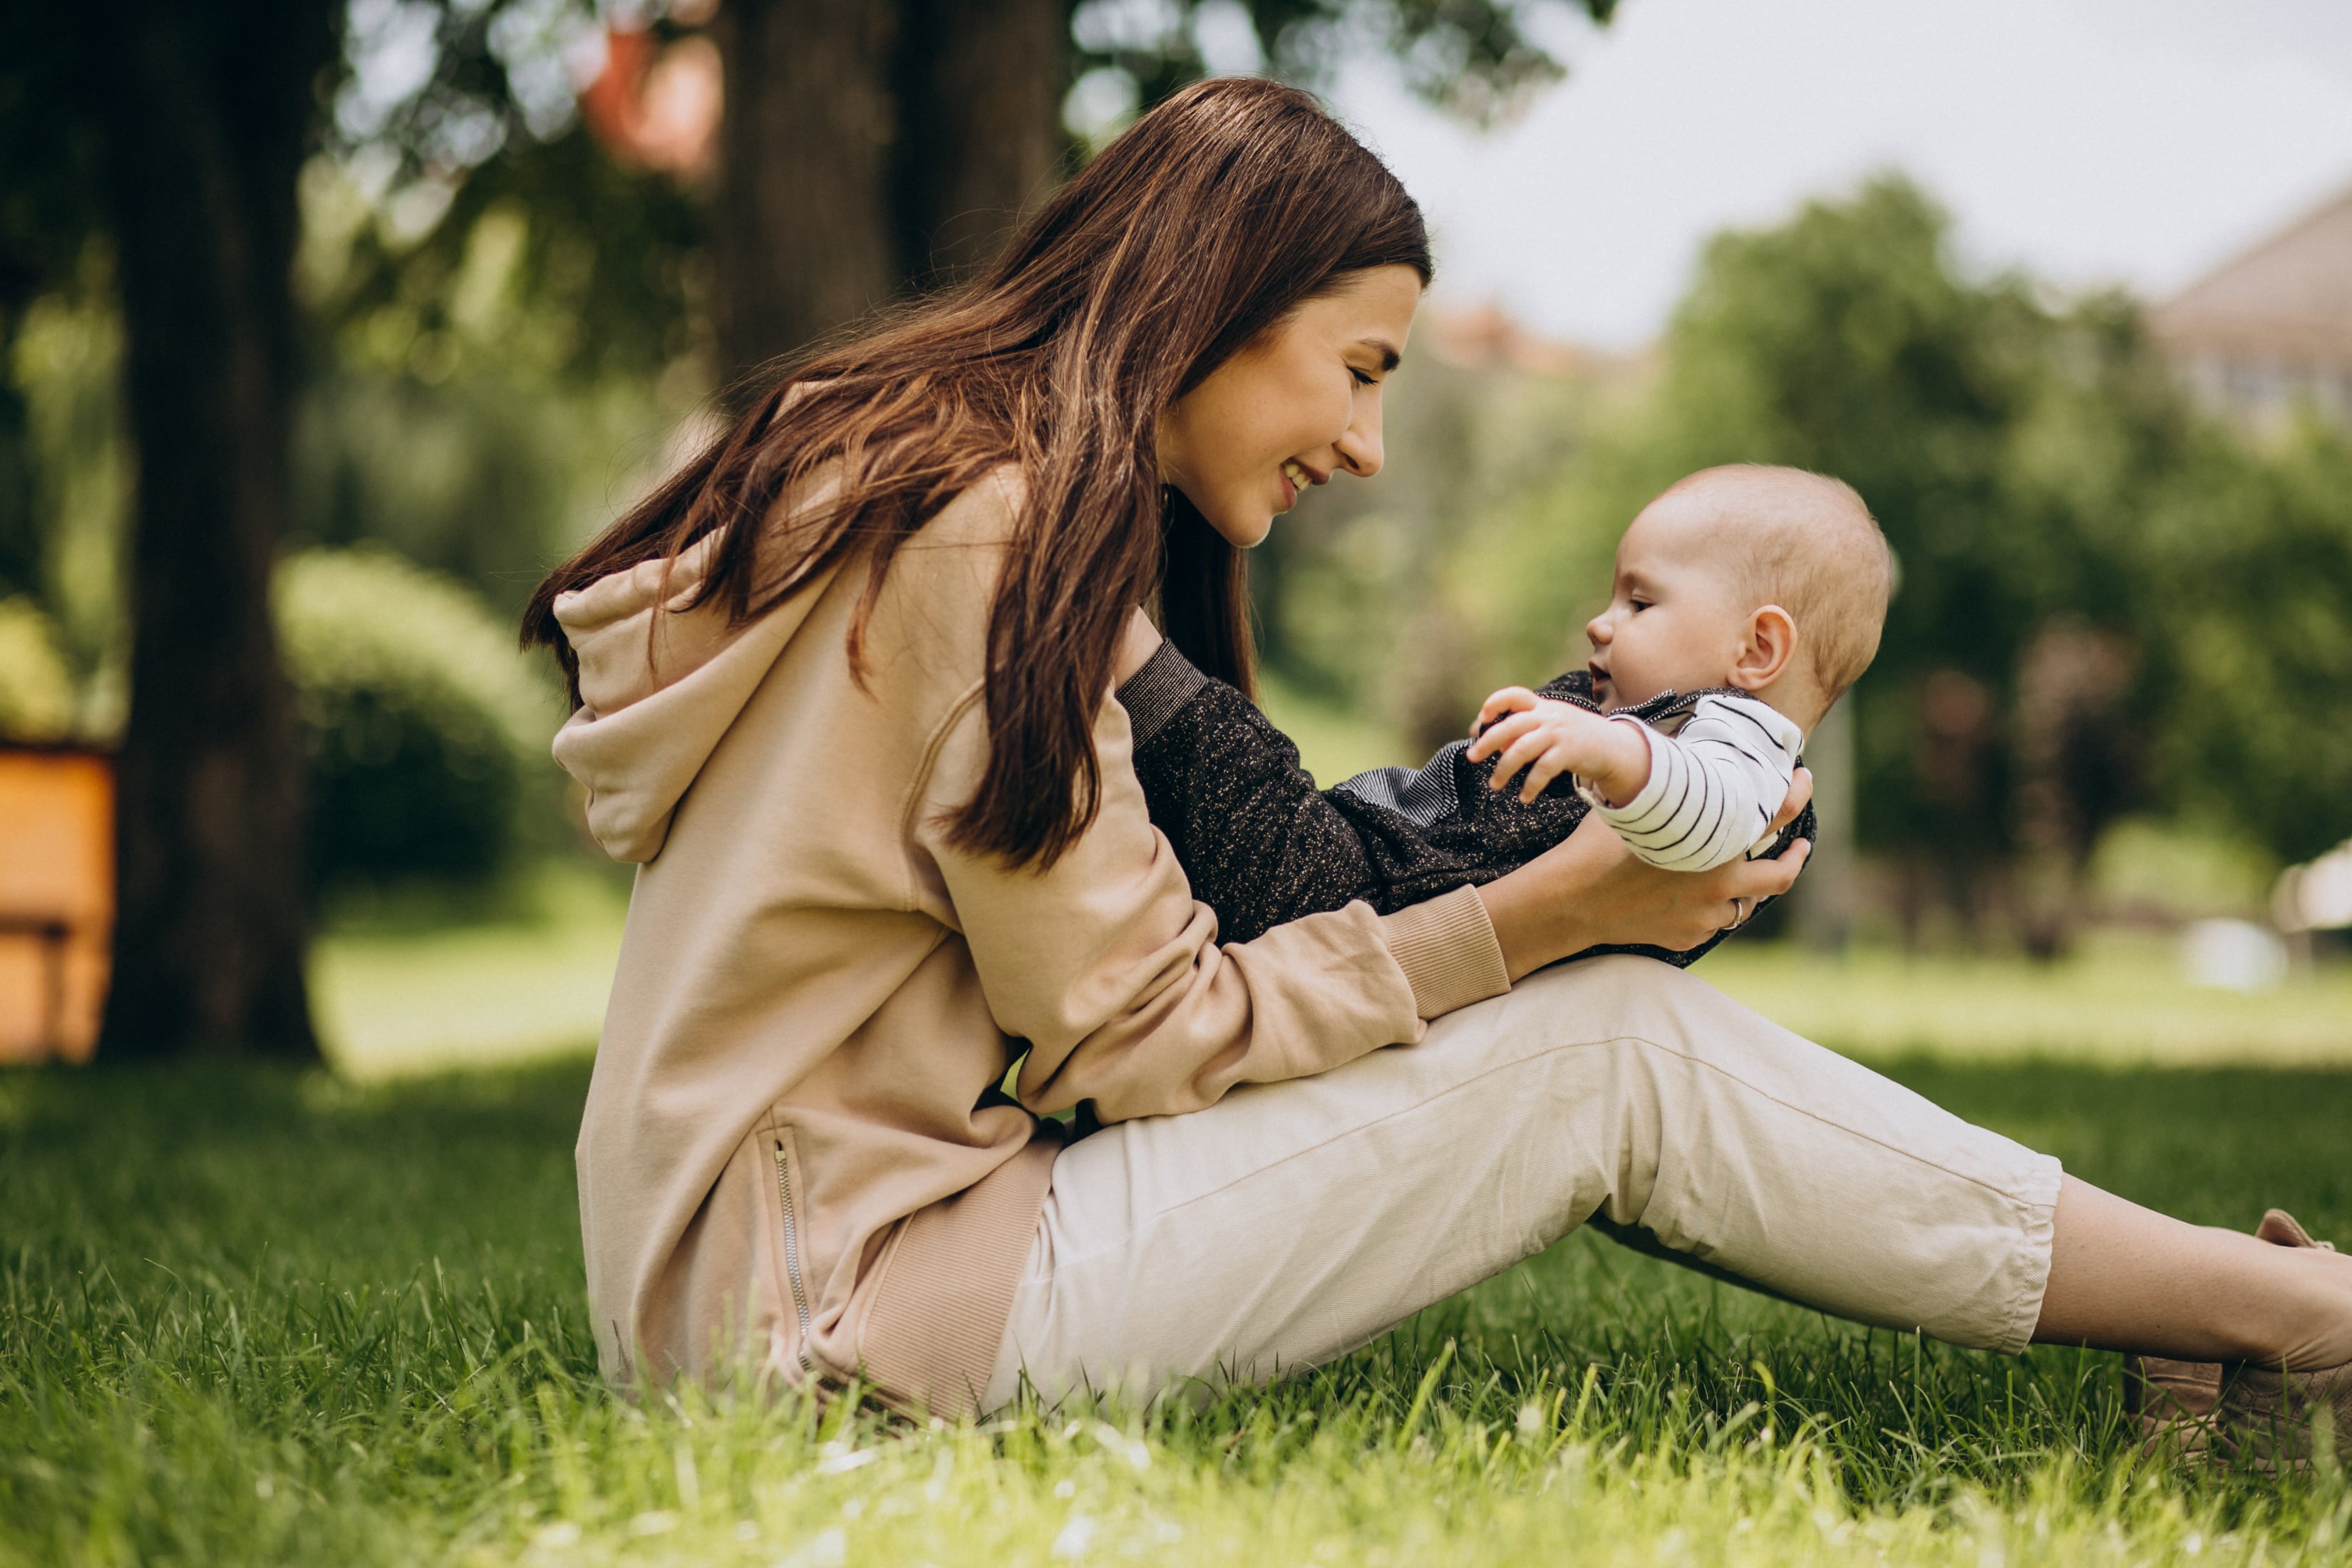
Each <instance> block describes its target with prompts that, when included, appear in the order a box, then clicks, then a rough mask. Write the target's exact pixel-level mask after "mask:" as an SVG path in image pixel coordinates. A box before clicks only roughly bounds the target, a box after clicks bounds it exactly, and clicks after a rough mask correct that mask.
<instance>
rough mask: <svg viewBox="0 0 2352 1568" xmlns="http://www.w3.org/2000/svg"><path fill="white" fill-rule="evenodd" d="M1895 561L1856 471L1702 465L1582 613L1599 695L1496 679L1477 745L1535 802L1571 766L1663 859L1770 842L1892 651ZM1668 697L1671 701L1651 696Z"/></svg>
mask: <svg viewBox="0 0 2352 1568" xmlns="http://www.w3.org/2000/svg"><path fill="white" fill-rule="evenodd" d="M1891 577H1892V574H1891V572H1890V570H1889V557H1888V555H1887V551H1886V543H1885V540H1884V539H1883V538H1882V537H1881V536H1880V534H1879V531H1878V525H1877V524H1876V523H1875V522H1874V521H1872V520H1871V516H1870V512H1869V510H1868V509H1867V508H1866V507H1864V505H1863V503H1862V498H1861V497H1860V496H1858V495H1856V494H1854V492H1853V489H1850V488H1849V487H1847V486H1846V485H1843V484H1842V483H1840V482H1839V481H1837V480H1835V479H1824V478H1822V477H1821V476H1820V475H1818V474H1809V473H1806V472H1804V471H1803V470H1801V469H1797V468H1763V467H1758V466H1753V465H1741V466H1738V467H1733V468H1708V469H1706V470H1704V471H1703V472H1700V473H1696V474H1693V475H1692V476H1690V478H1688V479H1684V480H1682V481H1681V482H1680V483H1678V484H1676V485H1675V486H1674V487H1672V488H1671V489H1668V490H1666V492H1665V493H1664V494H1663V495H1661V496H1659V497H1658V498H1657V500H1654V501H1652V502H1651V503H1650V504H1649V505H1648V506H1646V507H1644V508H1643V509H1642V511H1641V514H1640V515H1639V516H1637V517H1635V518H1634V519H1633V526H1632V527H1630V528H1628V529H1627V530H1626V531H1625V535H1624V537H1623V538H1622V540H1620V541H1619V542H1618V544H1617V571H1616V578H1615V582H1614V584H1612V588H1611V594H1610V601H1609V607H1608V608H1607V609H1605V610H1603V611H1602V612H1601V614H1600V615H1598V616H1594V617H1593V619H1592V621H1591V624H1589V625H1588V626H1586V627H1585V636H1586V637H1589V638H1591V642H1592V658H1591V663H1590V664H1589V665H1588V666H1587V671H1588V674H1589V676H1590V678H1591V700H1589V701H1580V700H1577V699H1576V698H1575V697H1573V696H1567V697H1539V696H1538V695H1537V694H1536V693H1534V692H1532V691H1529V690H1528V689H1526V688H1525V687H1519V686H1513V687H1507V688H1506V689H1503V690H1500V691H1497V692H1496V693H1495V694H1494V695H1493V696H1491V697H1489V698H1487V699H1486V706H1485V707H1484V708H1482V709H1481V710H1479V713H1478V721H1477V723H1476V725H1475V726H1473V729H1472V733H1473V734H1474V735H1475V736H1476V741H1475V743H1474V744H1473V745H1472V746H1471V747H1470V748H1469V751H1468V752H1467V757H1468V760H1469V761H1470V762H1473V763H1478V762H1483V761H1485V760H1486V758H1488V757H1496V758H1498V759H1499V760H1498V761H1497V762H1496V765H1495V770H1494V774H1493V777H1492V778H1491V779H1490V780H1489V782H1488V787H1489V788H1491V789H1496V790H1499V789H1502V788H1504V787H1505V786H1506V785H1507V784H1508V783H1509V782H1510V780H1512V779H1513V778H1517V777H1518V776H1519V775H1520V774H1521V773H1525V775H1526V776H1525V780H1524V782H1523V783H1522V784H1521V786H1520V790H1519V798H1520V799H1521V800H1522V801H1523V802H1527V803H1530V804H1531V803H1533V802H1534V801H1535V800H1536V798H1537V797H1538V795H1541V794H1542V793H1543V791H1544V789H1545V787H1546V786H1547V785H1549V784H1550V783H1551V782H1552V781H1553V780H1554V779H1556V778H1558V777H1559V776H1560V775H1561V774H1563V773H1566V774H1569V775H1570V776H1571V777H1572V778H1573V779H1574V781H1575V784H1576V787H1577V790H1578V793H1579V794H1580V795H1582V796H1583V798H1584V799H1585V800H1586V801H1587V802H1588V803H1590V804H1591V806H1592V807H1593V809H1595V810H1596V811H1598V812H1599V813H1600V814H1601V819H1602V820H1603V821H1605V822H1607V823H1608V824H1609V825H1610V826H1612V827H1613V828H1615V829H1616V830H1617V833H1618V836H1619V837H1622V838H1623V839H1624V840H1625V843H1626V845H1627V847H1630V848H1631V849H1632V850H1633V853H1634V854H1636V855H1638V856H1640V857H1641V858H1643V859H1644V860H1646V861H1648V862H1649V863H1650V864H1652V865H1654V866H1662V867H1664V868H1667V869H1669V870H1675V871H1707V870H1712V869H1714V868H1716V867H1717V866H1720V865H1723V864H1724V863H1725V862H1727V861H1729V860H1731V859H1734V858H1738V857H1739V856H1741V855H1748V854H1753V853H1756V852H1758V851H1760V850H1763V849H1766V848H1769V847H1770V845H1771V843H1772V841H1773V838H1774V834H1773V832H1772V827H1771V824H1772V817H1773V814H1774V813H1775V812H1777V811H1779V809H1780V802H1781V799H1782V798H1783V797H1784V796H1785V795H1787V794H1788V793H1789V780H1790V776H1791V775H1792V774H1793V773H1795V772H1796V768H1797V758H1798V755H1799V753H1800V752H1801V751H1802V749H1803V746H1804V739H1805V735H1806V734H1807V733H1808V732H1809V731H1811V729H1812V728H1813V726H1814V725H1816V724H1818V723H1819V722H1820V721H1821V719H1822V715H1823V714H1824V713H1826V712H1828V711H1829V708H1830V705H1831V704H1832V702H1835V701H1836V700H1838V698H1839V697H1840V696H1841V695H1843V693H1844V691H1845V689H1847V688H1848V687H1850V686H1852V685H1853V682H1854V680H1855V679H1856V678H1858V677H1859V676H1860V675H1861V674H1862V672H1863V671H1864V669H1865V668H1868V667H1869V664H1870V660H1871V656H1872V655H1873V654H1874V653H1876V652H1877V650H1878V635H1879V628H1880V626H1882V625H1883V624H1884V622H1885V618H1886V600H1887V595H1888V591H1889V588H1890V586H1891ZM1677 693H1683V694H1690V695H1696V701H1695V702H1693V703H1690V704H1689V705H1687V707H1686V708H1685V707H1684V706H1683V705H1680V704H1675V702H1674V699H1675V695H1676V694H1677ZM1659 703H1664V704H1668V705H1670V706H1672V707H1674V708H1675V711H1674V712H1673V713H1672V714H1671V715H1668V714H1666V713H1664V712H1661V713H1658V714H1656V715H1655V716H1652V715H1650V714H1647V713H1645V712H1644V711H1643V710H1644V708H1645V705H1651V704H1659ZM1604 715H1605V716H1604Z"/></svg>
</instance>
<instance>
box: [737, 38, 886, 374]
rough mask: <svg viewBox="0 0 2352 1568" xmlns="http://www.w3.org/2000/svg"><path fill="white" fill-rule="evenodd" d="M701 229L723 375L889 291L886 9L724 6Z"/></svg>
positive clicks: (859, 311)
mask: <svg viewBox="0 0 2352 1568" xmlns="http://www.w3.org/2000/svg"><path fill="white" fill-rule="evenodd" d="M717 29H718V32H719V49H720V53H721V56H722V58H724V60H725V62H726V63H725V72H726V104H727V108H726V112H725V115H724V117H723V118H722V119H721V121H720V123H719V193H718V203H717V207H716V210H715V211H714V212H713V214H712V220H713V221H712V224H711V237H712V241H713V247H712V248H713V252H714V261H715V263H716V270H717V273H718V279H717V281H718V298H717V299H716V300H715V301H714V306H715V309H714V310H713V312H712V314H713V316H714V317H715V318H716V321H715V325H716V327H717V329H718V338H719V359H720V361H721V363H720V366H719V374H720V375H721V377H722V378H726V379H732V378H733V377H736V376H739V375H741V374H744V373H746V372H749V371H751V370H754V369H756V368H757V367H758V366H760V365H761V364H763V363H766V362H767V361H769V360H772V359H773V358H775V357H776V356H777V355H779V354H785V353H792V352H793V350H795V349H798V348H801V347H803V346H804V345H806V344H808V343H810V342H814V341H815V340H816V339H818V338H820V337H823V336H824V334H825V333H827V332H829V331H833V330H835V328H837V327H839V326H841V325H842V324H843V323H844V322H846V321H855V320H856V319H857V318H858V317H859V316H862V315H864V314H865V313H866V311H868V310H872V309H873V308H874V307H875V306H877V305H878V304H880V303H881V302H882V301H884V300H887V299H888V298H889V297H890V296H891V295H892V294H893V293H895V292H897V290H898V282H899V268H898V247H897V245H896V243H895V240H894V237H893V235H892V232H891V223H890V214H889V201H888V183H887V182H888V171H889V163H890V143H891V142H892V140H893V139H894V138H895V137H896V135H897V134H898V124H897V111H896V107H895V105H894V103H893V101H892V96H891V91H890V79H889V78H890V51H891V47H892V45H893V43H894V42H895V38H896V33H897V16H896V7H895V6H894V5H889V4H887V3H886V0H728V3H727V4H726V5H724V6H722V7H721V8H720V10H719V20H718V24H717Z"/></svg>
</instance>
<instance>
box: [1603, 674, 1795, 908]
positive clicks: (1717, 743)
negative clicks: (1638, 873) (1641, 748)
mask: <svg viewBox="0 0 2352 1568" xmlns="http://www.w3.org/2000/svg"><path fill="white" fill-rule="evenodd" d="M1609 722H1610V723H1611V724H1612V727H1614V728H1617V729H1620V730H1623V731H1627V732H1629V733H1631V734H1632V735H1633V736H1634V737H1635V738H1637V739H1638V740H1640V741H1642V742H1644V744H1645V745H1646V748H1647V750H1648V752H1649V766H1648V770H1647V773H1648V777H1647V778H1646V779H1645V780H1644V782H1643V784H1641V785H1640V787H1639V789H1638V790H1637V791H1636V793H1634V794H1633V795H1622V794H1619V793H1616V792H1614V791H1611V792H1609V793H1607V794H1606V795H1602V794H1601V792H1600V791H1598V790H1592V791H1589V792H1588V796H1587V798H1590V799H1592V800H1593V806H1594V809H1595V810H1597V811H1598V812H1599V813H1600V814H1601V820H1603V821H1604V822H1606V823H1608V824H1609V825H1610V826H1612V827H1614V828H1615V829H1616V830H1617V834H1618V837H1621V838H1622V839H1624V841H1625V843H1626V845H1627V847H1630V848H1631V849H1632V850H1633V853H1634V854H1636V855H1638V856H1640V857H1641V858H1643V859H1644V860H1646V861H1648V862H1649V863H1650V864H1651V865H1653V866H1661V867H1664V868H1666V869H1667V870H1670V871H1707V870H1712V869H1714V868H1716V867H1717V866H1721V865H1725V864H1727V863H1728V862H1730V861H1733V860H1737V859H1738V858H1740V857H1741V856H1743V855H1746V854H1748V852H1749V851H1750V850H1751V849H1753V848H1755V847H1758V846H1759V845H1761V844H1766V843H1769V842H1770V841H1771V837H1772V835H1771V827H1772V815H1773V813H1774V812H1776V811H1778V810H1779V809H1780V802H1781V801H1782V800H1783V799H1784V798H1786V796H1787V795H1788V793H1789V780H1790V776H1791V775H1792V774H1793V773H1795V772H1796V769H1797V756H1798V753H1799V752H1800V751H1801V749H1802V747H1803V744H1804V735H1803V732H1802V731H1800V730H1799V729H1798V728H1797V725H1796V723H1795V721H1793V720H1791V719H1790V718H1789V717H1788V716H1787V715H1785V714H1783V713H1780V712H1778V711H1776V710H1773V709H1771V708H1769V707H1767V706H1766V705H1765V704H1763V703H1761V702H1759V701H1757V700H1755V699H1754V698H1750V697H1705V698H1701V699H1700V700H1699V703H1698V706H1697V708H1696V710H1694V711H1693V712H1692V714H1691V716H1690V718H1689V719H1688V720H1687V721H1685V722H1684V724H1683V726H1682V728H1681V729H1680V730H1679V731H1676V732H1675V733H1674V734H1672V735H1666V734H1663V733H1661V732H1659V731H1656V730H1654V729H1652V728H1651V727H1650V726H1649V725H1647V724H1644V723H1642V722H1640V721H1637V720H1630V719H1629V720H1622V721H1618V720H1612V721H1609Z"/></svg>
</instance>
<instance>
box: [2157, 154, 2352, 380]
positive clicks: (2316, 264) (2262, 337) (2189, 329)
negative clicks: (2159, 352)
mask: <svg viewBox="0 0 2352 1568" xmlns="http://www.w3.org/2000/svg"><path fill="white" fill-rule="evenodd" d="M2150 322H2151V324H2152V325H2153V326H2154V327H2155V329H2156V331H2157V334H2158V337H2160V338H2161V339H2162V340H2163V341H2164V342H2165V344H2166V346H2167V347H2168V349H2169V350H2170V351H2171V352H2172V353H2173V355H2174V356H2175V358H2176V359H2177V360H2178V361H2179V363H2180V366H2181V369H2182V370H2183V371H2184V372H2185V373H2186V374H2187V375H2188V377H2189V384H2190V385H2192V386H2193V387H2194V388H2195V389H2196V391H2197V394H2198V395H2199V396H2200V398H2202V399H2203V400H2204V401H2205V402H2206V403H2207V404H2208V405H2211V406H2213V407H2215V408H2219V409H2221V410H2224V411H2226V412H2227V413H2229V414H2231V415H2232V416H2236V417H2239V418H2242V419H2244V420H2247V421H2248V422H2250V423H2252V424H2256V425H2270V424H2275V423H2278V422H2280V421H2283V420H2285V419H2287V418H2289V417H2291V416H2293V415H2294V411H2295V410H2296V409H2297V408H2299V407H2305V406H2307V407H2309V408H2310V409H2312V410H2313V411H2314V412H2315V413H2317V414H2319V415H2320V416H2322V417H2324V418H2326V419H2329V420H2331V421H2333V422H2334V423H2336V424H2337V425H2341V426H2352V185H2347V186H2346V187H2345V188H2344V189H2343V190H2342V191H2341V192H2339V193H2338V194H2337V195H2336V197H2335V199H2334V200H2332V201H2329V202H2327V203H2326V204H2325V205H2322V206H2320V207H2319V208H2318V209H2317V210H2316V211H2314V212H2311V213H2309V214H2306V215H2305V216H2303V217H2302V218H2300V219H2298V220H2297V221H2295V222H2294V223H2291V224H2289V225H2288V226H2286V227H2284V228H2283V229H2281V230H2280V231H2279V232H2278V233H2276V234H2273V235H2272V236H2270V237H2268V238H2266V239H2264V240H2263V241H2261V242H2260V243H2259V244H2257V245H2255V246H2253V247H2252V248H2251V249H2248V250H2246V251H2244V252H2242V253H2241V254H2240V255H2239V256H2237V257H2236V258H2233V259H2231V260H2230V261H2228V262H2226V263H2224V264H2223V265H2222V266H2221V267H2220V268H2217V269H2215V270H2214V271H2212V272H2210V273H2209V274H2207V275H2206V276H2205V277H2204V278H2202V279H2199V280H2198V281H2197V282H2196V283H2193V284H2191V285H2190V286H2189V288H2188V289H2184V290H2183V291H2182V292H2181V293H2180V294H2179V295H2178V296H2177V297H2175V298H2174V299H2172V300H2168V301H2167V302H2166V303H2164V304H2162V305H2160V306H2158V307H2157V309H2156V310H2154V311H2153V312H2152V313H2151V316H2150Z"/></svg>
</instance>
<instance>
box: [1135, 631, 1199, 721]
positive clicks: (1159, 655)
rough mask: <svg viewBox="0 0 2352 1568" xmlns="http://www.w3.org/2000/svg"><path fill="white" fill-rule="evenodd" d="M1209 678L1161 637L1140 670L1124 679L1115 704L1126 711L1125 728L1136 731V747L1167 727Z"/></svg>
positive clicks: (1174, 646)
mask: <svg viewBox="0 0 2352 1568" xmlns="http://www.w3.org/2000/svg"><path fill="white" fill-rule="evenodd" d="M1208 684H1209V678H1208V677H1207V676H1205V675H1203V674H1202V673H1201V672H1200V671H1199V670H1197V669H1195V668H1192V660H1191V659H1189V658H1185V657H1184V656H1183V655H1182V654H1181V653H1178V652H1177V651H1176V645H1175V644H1174V643H1172V642H1170V641H1168V640H1166V639H1165V638H1162V639H1161V640H1160V647H1158V648H1156V649H1154V650H1153V652H1152V655H1151V657H1150V658H1147V659H1145V660H1144V661H1143V668H1141V669H1139V670H1137V671H1136V672H1135V673H1134V674H1133V675H1130V676H1129V677H1128V678H1127V682H1126V684H1125V685H1123V686H1121V687H1120V688H1119V689H1118V705H1119V706H1120V707H1122V708H1124V709H1126V710H1127V722H1128V727H1129V729H1131V730H1133V731H1135V743H1136V744H1137V745H1139V746H1140V745H1142V744H1143V743H1144V742H1147V741H1149V740H1150V739H1151V738H1152V737H1153V736H1155V735H1157V734H1159V733H1160V731H1162V730H1165V729H1166V728H1168V721H1170V720H1171V719H1173V718H1175V717H1176V710H1178V709H1180V708H1181V707H1183V706H1184V704H1186V703H1187V702H1190V701H1191V700H1192V696H1193V694H1194V693H1195V692H1197V691H1199V690H1200V689H1201V688H1202V687H1203V686H1206V685H1208Z"/></svg>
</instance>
